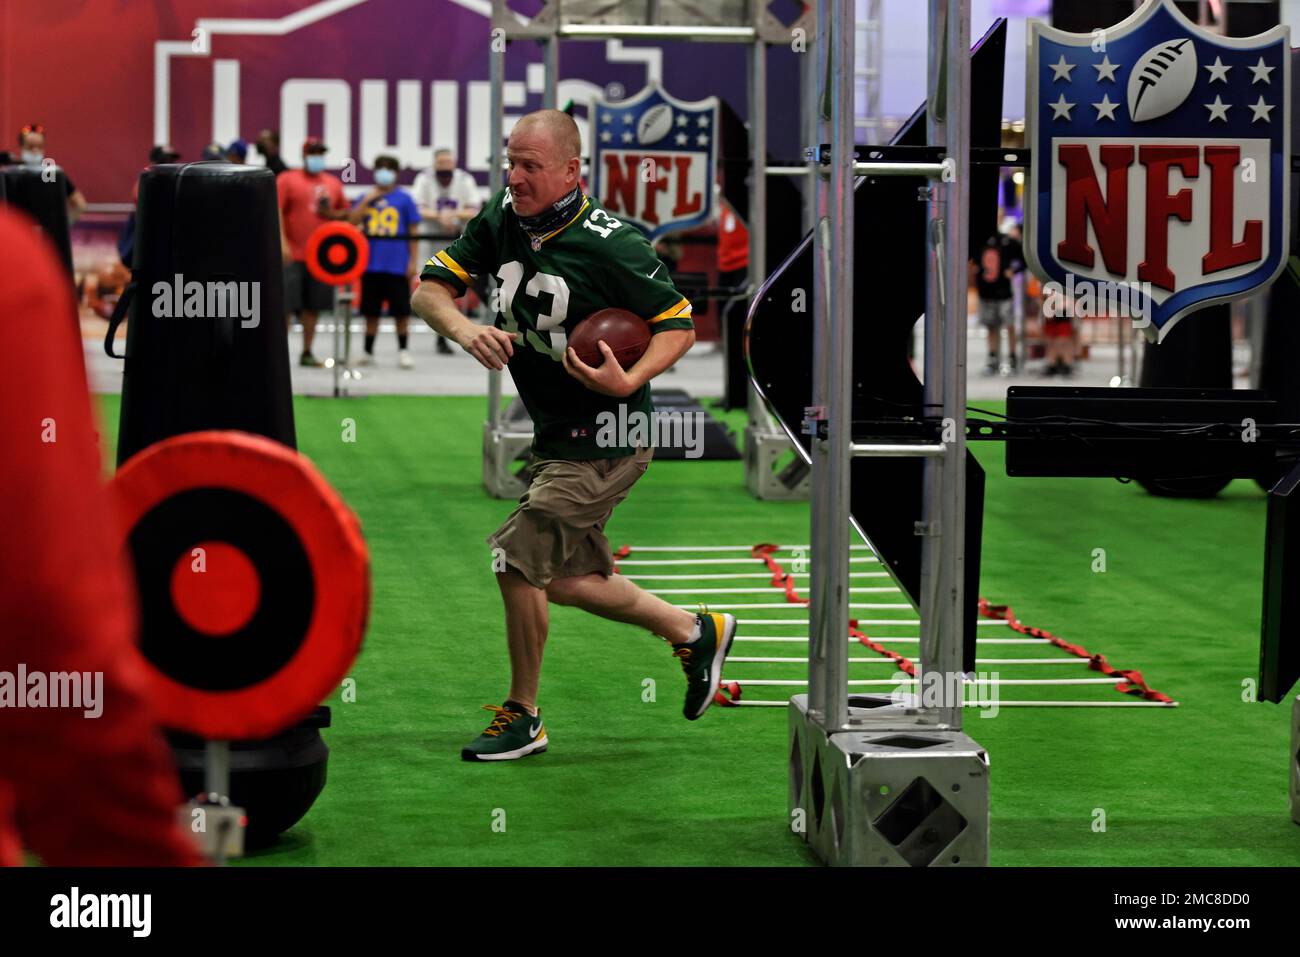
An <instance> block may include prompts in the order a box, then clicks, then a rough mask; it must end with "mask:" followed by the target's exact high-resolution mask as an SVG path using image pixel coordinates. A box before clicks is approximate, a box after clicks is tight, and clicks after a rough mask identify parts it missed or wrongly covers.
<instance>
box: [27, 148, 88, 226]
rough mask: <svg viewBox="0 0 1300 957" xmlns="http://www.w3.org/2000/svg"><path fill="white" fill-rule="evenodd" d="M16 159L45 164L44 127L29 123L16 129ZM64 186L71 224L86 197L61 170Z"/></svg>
mask: <svg viewBox="0 0 1300 957" xmlns="http://www.w3.org/2000/svg"><path fill="white" fill-rule="evenodd" d="M18 151H19V152H18V161H19V162H20V163H22V165H24V166H30V167H32V168H33V169H40V168H41V167H42V166H43V165H44V164H45V127H43V126H41V124H39V123H31V124H28V125H27V126H24V127H23V128H22V129H21V130H19V131H18ZM63 181H64V183H66V184H67V185H66V186H65V187H64V188H65V189H66V190H67V194H68V225H69V226H71V225H72V224H73V223H75V222H76V221H77V220H78V219H80V218H81V214H82V213H83V212H85V210H86V197H85V196H83V195H81V190H79V189H77V187H76V186H75V185H74V184H73V182H72V177H71V176H69V175H67V170H64V171H63Z"/></svg>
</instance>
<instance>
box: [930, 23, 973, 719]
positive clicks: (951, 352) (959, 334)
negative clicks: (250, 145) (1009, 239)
mask: <svg viewBox="0 0 1300 957" xmlns="http://www.w3.org/2000/svg"><path fill="white" fill-rule="evenodd" d="M929 2H930V10H929V14H930V46H929V77H930V91H929V100H928V110H927V121H928V127H929V136H928V139H929V142H930V144H931V145H932V146H942V147H944V148H945V152H946V154H947V160H946V162H947V163H949V164H950V171H949V173H948V174H947V175H945V176H943V177H941V178H940V179H938V180H936V181H934V182H932V184H931V186H930V208H929V229H928V231H927V232H928V237H927V244H928V247H929V248H928V250H927V252H928V255H929V257H930V258H929V262H930V269H929V270H928V281H927V284H926V310H925V391H924V396H925V399H924V401H925V407H926V410H927V412H928V413H929V412H932V410H934V409H942V410H943V416H944V419H945V423H944V424H945V431H946V432H947V433H948V434H947V436H946V438H950V439H951V441H945V443H944V444H945V446H946V448H947V451H946V454H945V455H943V456H935V457H931V458H927V459H926V462H925V478H924V488H923V493H922V511H921V524H920V526H919V527H918V529H917V531H918V533H919V534H920V535H921V536H922V539H921V585H920V587H921V595H920V599H921V601H920V605H921V607H920V612H921V616H920V617H921V669H922V673H932V674H933V673H937V674H936V678H942V680H943V681H942V684H940V685H939V686H940V687H942V688H951V687H954V685H953V684H952V683H950V682H949V680H948V676H949V675H951V674H955V673H958V672H960V671H961V662H962V636H963V629H964V621H965V615H964V611H965V582H966V579H965V538H966V283H967V276H966V259H967V250H968V247H969V242H968V225H967V216H966V210H967V206H968V203H967V196H968V188H967V183H968V179H969V172H970V119H969V116H970V111H969V108H968V107H969V90H970V56H969V51H970V0H929ZM956 687H961V686H960V685H959V684H958V685H956ZM947 698H948V696H946V695H945V696H944V700H942V702H941V706H940V707H939V709H938V714H937V715H936V717H937V719H938V722H939V725H940V726H946V727H949V728H952V729H954V730H956V729H959V728H960V727H961V713H962V702H961V700H960V699H958V700H956V701H950V700H947Z"/></svg>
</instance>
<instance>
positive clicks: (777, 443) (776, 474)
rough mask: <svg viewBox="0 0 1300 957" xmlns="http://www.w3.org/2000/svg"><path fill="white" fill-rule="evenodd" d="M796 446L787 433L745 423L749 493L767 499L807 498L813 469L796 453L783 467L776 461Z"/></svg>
mask: <svg viewBox="0 0 1300 957" xmlns="http://www.w3.org/2000/svg"><path fill="white" fill-rule="evenodd" d="M792 449H793V446H792V445H791V444H790V439H789V438H788V437H786V435H785V434H784V433H781V432H776V431H771V430H768V429H763V428H759V427H756V426H754V425H753V424H752V423H751V424H750V425H747V426H745V485H746V486H747V487H748V488H749V491H750V494H751V495H753V496H754V497H755V498H757V499H762V500H765V501H792V500H797V499H806V498H808V495H809V490H810V489H811V488H812V470H811V469H810V468H809V467H808V466H807V465H806V464H805V463H804V460H803V459H801V458H799V456H798V455H796V456H795V459H794V461H793V462H791V463H790V464H789V465H787V466H785V467H784V468H783V469H780V470H778V469H777V468H776V465H777V463H778V462H779V461H780V460H781V459H782V458H783V457H785V456H786V455H788V453H789V452H790V451H791V450H792Z"/></svg>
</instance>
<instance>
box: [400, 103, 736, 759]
mask: <svg viewBox="0 0 1300 957" xmlns="http://www.w3.org/2000/svg"><path fill="white" fill-rule="evenodd" d="M580 151H581V142H580V139H579V135H578V127H577V124H575V123H574V122H573V118H572V117H570V116H568V115H567V114H565V113H562V112H560V111H558V110H539V111H537V112H535V113H529V114H528V115H527V116H524V117H522V118H521V119H520V120H519V122H518V123H517V124H516V125H515V127H514V129H513V131H512V132H511V134H510V142H509V148H508V151H507V158H508V160H509V164H510V177H509V180H508V186H507V188H506V189H504V190H501V191H500V192H499V193H497V194H496V195H494V196H493V197H492V198H491V199H490V200H489V201H488V202H487V204H486V205H485V206H484V207H483V209H482V210H481V211H480V212H479V214H478V215H477V216H475V217H474V219H473V220H471V221H470V222H469V224H468V225H467V226H466V227H465V232H464V234H463V235H462V236H461V237H460V238H459V239H457V240H456V241H455V242H454V243H452V244H451V245H450V246H448V247H447V248H446V249H444V250H442V251H441V252H439V253H437V254H436V255H435V256H434V257H433V258H432V259H430V260H429V262H428V263H427V264H426V266H425V268H424V271H423V272H422V273H421V276H420V278H421V283H420V287H419V288H418V289H417V290H416V292H415V295H414V296H413V297H412V300H411V307H412V310H413V311H414V312H415V314H416V315H417V316H419V317H420V318H422V319H423V320H424V321H425V322H427V323H428V324H429V325H430V326H432V327H433V329H434V330H435V331H436V332H438V333H440V334H442V335H444V336H446V337H447V338H449V339H452V340H453V341H455V342H456V343H457V344H459V345H460V346H461V348H463V349H464V350H465V351H466V352H468V353H469V354H470V355H472V356H474V357H475V358H476V359H478V360H479V362H480V363H482V364H483V365H484V366H486V367H487V368H489V369H502V368H505V367H507V366H509V368H510V374H511V376H512V377H513V378H514V381H515V385H516V387H517V388H518V390H519V396H520V398H521V399H522V400H523V403H524V405H525V407H526V408H527V409H528V412H529V414H530V415H531V416H532V419H533V424H534V432H533V452H534V455H535V456H536V461H535V462H534V464H533V466H532V472H533V479H532V484H531V485H530V486H529V488H528V491H527V492H526V493H524V496H523V497H522V498H521V499H520V500H519V506H518V507H517V508H516V509H515V510H514V511H513V512H512V513H511V514H510V517H509V518H507V519H506V521H505V523H504V524H503V525H502V526H501V527H500V528H498V529H497V530H496V532H494V533H493V534H492V536H491V537H489V538H488V544H489V545H492V546H493V547H494V548H496V549H500V551H499V552H498V553H497V554H499V555H501V556H502V557H503V558H504V562H505V568H504V570H503V571H500V572H498V573H497V584H498V586H499V587H500V589H501V597H502V601H503V602H504V604H505V613H506V614H505V617H506V639H507V643H508V645H509V650H510V670H511V684H510V694H509V697H508V698H507V699H506V701H505V703H504V704H503V705H501V706H499V707H498V706H497V705H487V706H486V707H487V709H488V710H490V711H493V712H495V716H494V718H493V719H492V723H491V724H490V725H489V726H488V728H487V730H485V731H484V732H483V733H482V734H481V735H479V736H478V738H476V739H475V740H474V741H473V742H471V743H470V744H469V746H468V747H466V748H465V749H464V750H463V751H462V752H461V756H462V757H463V758H464V759H465V760H467V761H500V760H508V759H512V758H521V757H524V756H525V755H528V754H536V753H538V752H541V751H545V750H546V748H547V746H548V738H547V735H546V730H545V728H544V727H543V725H542V720H541V716H540V714H539V712H538V709H537V691H538V682H539V678H540V675H541V665H542V649H543V646H544V645H545V643H546V635H547V628H548V624H549V609H548V605H547V603H548V602H554V603H556V604H558V605H575V606H577V607H579V608H581V609H583V610H584V611H588V612H591V613H592V614H596V615H600V616H601V617H603V618H608V619H610V620H612V621H620V622H626V623H628V624H634V625H640V626H641V627H643V628H645V629H647V630H649V631H651V632H653V633H654V634H656V635H658V636H659V637H661V638H663V639H665V640H666V641H668V642H669V643H670V644H671V645H673V654H674V655H675V656H676V657H678V658H679V659H681V663H682V668H683V670H684V671H685V672H686V679H687V686H686V704H685V708H684V713H685V715H686V717H687V718H688V719H690V720H695V719H696V718H698V717H700V716H701V715H702V714H704V712H705V710H707V709H708V707H709V705H710V704H711V703H712V701H713V697H714V695H715V693H716V692H717V689H718V683H719V681H720V680H721V677H722V663H723V660H724V658H725V657H726V655H727V651H728V650H729V648H730V646H731V641H732V638H733V637H734V635H735V631H736V620H735V618H733V617H732V616H731V615H718V614H711V613H709V612H707V611H702V612H701V613H700V614H699V615H693V614H691V613H690V612H687V611H684V610H682V609H680V608H676V607H674V606H673V605H670V604H668V603H667V602H666V601H664V600H663V599H661V598H658V597H657V596H655V595H651V594H649V593H648V592H646V591H643V590H642V589H641V588H638V587H637V586H636V585H635V584H633V583H632V582H631V581H629V580H628V579H626V578H624V577H623V576H621V575H615V574H613V571H614V559H613V554H612V553H611V551H610V547H609V541H608V540H607V539H606V538H605V535H604V527H605V523H606V521H608V519H609V516H610V514H611V513H612V512H613V510H614V507H615V506H616V505H618V503H619V502H621V501H622V500H623V499H624V498H626V497H627V494H628V492H629V490H630V489H631V488H632V485H633V484H635V482H636V481H637V479H639V478H640V477H641V476H642V475H643V474H644V473H645V471H646V469H647V468H648V467H649V465H650V459H651V457H652V455H653V449H651V448H644V447H637V448H632V447H629V446H626V445H618V444H610V443H608V442H604V441H603V439H602V437H603V436H604V434H605V433H604V432H602V430H601V429H600V428H599V427H598V425H597V418H598V417H601V416H602V413H605V414H606V415H605V416H604V417H602V418H603V420H604V421H608V415H609V414H613V415H614V416H615V417H616V421H627V419H618V418H617V415H618V410H619V406H620V405H625V406H626V414H627V415H628V416H631V414H632V413H633V412H642V413H643V414H645V415H646V416H647V418H648V417H649V415H650V414H651V413H652V406H651V404H650V385H649V383H650V380H651V379H653V378H654V377H655V376H657V375H659V373H661V372H663V371H664V370H665V369H667V368H668V367H670V366H671V365H672V364H673V363H674V362H676V361H677V360H678V359H679V358H680V357H681V356H682V355H683V354H684V353H685V352H686V350H687V349H689V348H690V347H691V344H692V343H693V342H694V341H695V331H694V323H693V322H692V320H691V304H690V303H689V302H688V301H687V300H686V299H685V298H683V297H682V295H681V294H680V293H679V292H678V291H677V290H676V288H675V287H674V286H673V284H672V281H671V280H670V279H669V278H668V275H667V272H668V271H667V270H666V269H664V268H663V264H662V263H660V262H659V260H658V258H657V257H656V256H655V254H654V250H653V249H652V248H651V246H650V243H649V242H648V241H647V240H646V238H645V237H644V236H643V235H642V234H641V233H640V232H639V231H638V230H637V229H636V228H635V227H634V226H630V225H626V224H624V223H622V222H620V221H619V220H618V219H616V218H614V217H613V216H611V215H610V214H609V213H608V212H606V211H605V210H604V209H603V208H601V206H600V204H599V203H598V202H596V201H595V200H594V199H593V198H591V197H589V196H585V195H583V192H582V188H581V185H580V183H579V171H580V167H581V160H580V158H579V153H580ZM479 275H491V276H494V277H495V278H496V279H497V281H498V283H499V289H498V297H497V298H499V300H500V304H499V308H498V311H497V315H496V324H495V325H492V326H480V325H476V324H475V323H473V322H471V321H470V320H469V319H467V318H466V317H465V316H463V315H461V313H460V311H459V310H457V309H456V307H455V304H454V302H453V300H454V299H455V298H457V297H459V296H461V295H463V294H464V292H465V289H466V287H467V285H468V284H469V282H470V280H471V278H472V277H475V276H479ZM611 306H614V307H619V308H623V309H628V310H630V311H631V312H634V313H636V314H637V315H639V316H642V317H643V318H644V319H645V320H646V322H648V323H649V324H650V331H651V333H652V335H651V340H650V346H649V348H648V349H647V351H646V353H645V355H643V356H642V357H641V358H640V359H639V360H638V361H637V363H636V364H635V365H633V366H632V367H631V368H630V369H628V370H626V371H625V370H624V369H622V367H620V366H619V364H618V363H617V362H616V361H615V359H614V357H613V354H612V352H611V351H610V349H609V347H608V346H607V345H606V344H605V343H603V342H602V343H601V344H600V345H601V351H602V353H603V354H604V356H605V360H604V362H603V363H602V364H601V365H600V366H595V367H593V366H588V365H586V364H585V363H583V362H582V361H581V360H580V359H579V358H578V356H577V353H575V352H574V351H573V350H572V349H569V348H568V347H567V344H566V339H567V335H568V333H569V332H571V331H572V329H573V327H574V326H575V325H577V323H579V322H580V321H582V320H583V319H584V318H586V317H587V316H589V315H591V313H593V312H595V311H596V310H598V309H603V308H606V307H611ZM618 441H622V439H619V440H618Z"/></svg>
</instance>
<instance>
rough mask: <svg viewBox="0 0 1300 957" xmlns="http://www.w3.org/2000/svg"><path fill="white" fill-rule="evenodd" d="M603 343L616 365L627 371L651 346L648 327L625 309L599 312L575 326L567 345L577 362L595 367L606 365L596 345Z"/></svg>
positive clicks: (643, 321) (603, 356)
mask: <svg viewBox="0 0 1300 957" xmlns="http://www.w3.org/2000/svg"><path fill="white" fill-rule="evenodd" d="M602 339H603V340H605V344H606V345H607V346H609V347H610V349H612V350H613V352H614V358H615V359H617V360H618V364H619V365H621V366H622V367H623V368H624V369H630V368H631V367H632V366H634V365H636V361H637V360H638V359H640V358H641V357H642V356H643V355H645V351H646V349H647V348H649V346H650V324H649V323H647V322H646V321H645V320H644V319H642V318H641V317H640V316H638V315H637V314H636V313H633V312H628V311H627V310H626V309H613V308H610V309H598V310H596V311H595V312H593V313H592V314H591V315H589V316H588V317H587V318H586V319H584V320H582V322H580V323H578V324H577V325H576V326H574V328H573V333H572V334H571V335H570V336H569V345H570V346H572V347H573V351H574V352H576V353H577V354H578V358H579V359H581V360H582V361H583V362H585V363H586V364H587V365H589V366H592V367H596V366H601V365H604V363H605V353H603V352H601V351H600V346H599V345H597V343H598V342H600V341H601V340H602Z"/></svg>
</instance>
